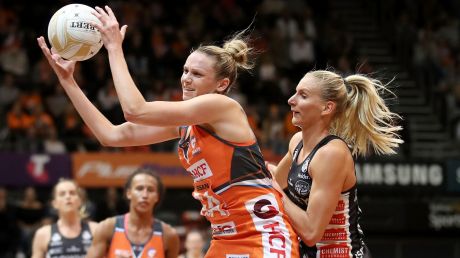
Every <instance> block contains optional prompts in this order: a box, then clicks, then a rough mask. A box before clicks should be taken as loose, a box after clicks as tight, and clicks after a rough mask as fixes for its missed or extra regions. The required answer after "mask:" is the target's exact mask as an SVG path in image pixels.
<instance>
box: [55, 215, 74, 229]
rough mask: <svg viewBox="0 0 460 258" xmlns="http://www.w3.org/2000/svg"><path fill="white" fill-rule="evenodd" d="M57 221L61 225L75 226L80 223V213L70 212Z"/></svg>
mask: <svg viewBox="0 0 460 258" xmlns="http://www.w3.org/2000/svg"><path fill="white" fill-rule="evenodd" d="M57 222H58V224H59V225H62V226H65V227H73V226H76V225H80V215H79V214H78V213H68V214H65V215H61V216H60V217H59V220H58V221H57Z"/></svg>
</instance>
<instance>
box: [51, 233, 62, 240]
mask: <svg viewBox="0 0 460 258" xmlns="http://www.w3.org/2000/svg"><path fill="white" fill-rule="evenodd" d="M61 240H62V237H61V236H60V235H59V234H58V233H54V234H53V236H52V237H51V242H59V241H61Z"/></svg>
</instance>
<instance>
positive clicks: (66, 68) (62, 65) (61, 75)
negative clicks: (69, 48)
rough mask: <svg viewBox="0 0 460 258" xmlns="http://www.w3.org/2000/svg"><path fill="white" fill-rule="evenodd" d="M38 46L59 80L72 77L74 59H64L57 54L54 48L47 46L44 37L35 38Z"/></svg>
mask: <svg viewBox="0 0 460 258" xmlns="http://www.w3.org/2000/svg"><path fill="white" fill-rule="evenodd" d="M37 42H38V46H40V48H41V50H42V52H43V55H44V56H45V57H46V59H47V60H48V63H49V64H50V65H51V67H52V68H53V70H54V72H55V73H56V75H57V77H58V79H59V81H61V82H62V81H65V80H69V79H73V72H74V70H75V61H70V60H65V59H63V58H62V57H61V56H60V55H59V54H57V53H54V49H50V48H48V45H47V44H46V42H45V38H43V36H40V37H38V38H37Z"/></svg>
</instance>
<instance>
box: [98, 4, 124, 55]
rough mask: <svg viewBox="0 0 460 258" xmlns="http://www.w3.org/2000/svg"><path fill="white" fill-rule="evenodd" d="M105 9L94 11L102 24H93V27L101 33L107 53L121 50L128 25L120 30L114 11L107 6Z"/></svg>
mask: <svg viewBox="0 0 460 258" xmlns="http://www.w3.org/2000/svg"><path fill="white" fill-rule="evenodd" d="M104 8H105V9H102V8H100V7H98V6H96V7H95V8H94V9H96V11H95V12H94V11H93V12H92V14H93V15H94V16H96V18H98V19H99V21H100V22H101V24H97V23H92V25H93V26H94V27H96V28H97V29H98V30H99V32H100V33H101V38H102V42H103V43H104V46H105V48H106V49H107V51H110V50H113V49H118V48H121V45H122V43H123V39H124V38H125V34H126V29H127V27H128V25H123V26H122V27H121V29H120V25H119V23H118V20H117V17H115V14H114V13H113V11H112V9H110V7H108V6H107V5H106V6H105V7H104Z"/></svg>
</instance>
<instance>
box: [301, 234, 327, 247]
mask: <svg viewBox="0 0 460 258" xmlns="http://www.w3.org/2000/svg"><path fill="white" fill-rule="evenodd" d="M322 237H323V234H322V233H321V232H318V231H310V232H303V233H301V234H300V238H301V239H302V241H303V242H304V243H305V244H306V245H307V246H315V245H316V243H318V242H319V241H320V240H321V238H322Z"/></svg>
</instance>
